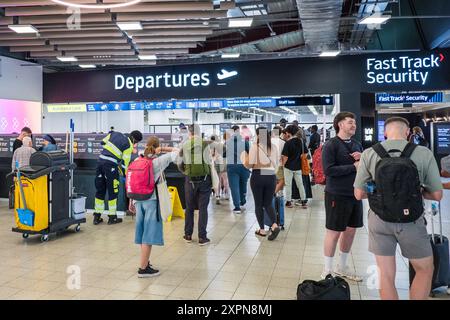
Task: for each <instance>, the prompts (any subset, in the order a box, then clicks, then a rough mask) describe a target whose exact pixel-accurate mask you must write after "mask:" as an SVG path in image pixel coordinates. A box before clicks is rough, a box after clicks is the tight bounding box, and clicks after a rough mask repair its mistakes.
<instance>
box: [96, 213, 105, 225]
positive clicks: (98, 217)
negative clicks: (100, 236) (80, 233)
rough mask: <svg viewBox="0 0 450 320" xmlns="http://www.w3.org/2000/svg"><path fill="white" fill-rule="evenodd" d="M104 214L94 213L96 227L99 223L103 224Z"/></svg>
mask: <svg viewBox="0 0 450 320" xmlns="http://www.w3.org/2000/svg"><path fill="white" fill-rule="evenodd" d="M102 222H103V219H102V214H101V213H94V225H98V224H99V223H102Z"/></svg>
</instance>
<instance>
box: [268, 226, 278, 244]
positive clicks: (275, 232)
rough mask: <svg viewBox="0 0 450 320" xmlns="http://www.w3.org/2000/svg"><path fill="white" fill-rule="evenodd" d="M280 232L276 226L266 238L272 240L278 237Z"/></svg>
mask: <svg viewBox="0 0 450 320" xmlns="http://www.w3.org/2000/svg"><path fill="white" fill-rule="evenodd" d="M279 233H280V227H276V228H275V229H273V230H271V232H270V234H269V236H268V237H267V240H269V241H273V240H275V239H276V238H277V237H278V234H279Z"/></svg>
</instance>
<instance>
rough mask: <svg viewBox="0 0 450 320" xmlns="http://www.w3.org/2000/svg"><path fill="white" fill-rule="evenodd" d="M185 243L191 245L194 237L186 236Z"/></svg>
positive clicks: (184, 237)
mask: <svg viewBox="0 0 450 320" xmlns="http://www.w3.org/2000/svg"><path fill="white" fill-rule="evenodd" d="M183 239H184V241H186V242H187V243H191V242H192V236H188V235H187V234H185V235H184V236H183Z"/></svg>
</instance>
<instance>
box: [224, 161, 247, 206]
mask: <svg viewBox="0 0 450 320" xmlns="http://www.w3.org/2000/svg"><path fill="white" fill-rule="evenodd" d="M227 174H228V183H229V185H230V189H231V197H232V199H233V205H234V208H235V209H239V207H240V206H243V205H244V204H245V203H246V202H247V199H246V198H247V183H248V178H249V177H250V170H248V169H247V168H245V167H244V166H243V165H242V164H229V165H227Z"/></svg>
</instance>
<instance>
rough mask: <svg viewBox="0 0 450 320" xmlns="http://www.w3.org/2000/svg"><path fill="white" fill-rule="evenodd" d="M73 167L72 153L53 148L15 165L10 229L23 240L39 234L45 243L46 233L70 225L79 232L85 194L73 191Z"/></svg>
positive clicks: (34, 154) (83, 217) (83, 216)
mask: <svg viewBox="0 0 450 320" xmlns="http://www.w3.org/2000/svg"><path fill="white" fill-rule="evenodd" d="M72 136H73V135H72ZM71 140H72V139H71ZM75 167H76V166H75V164H74V163H73V154H72V152H71V153H70V154H68V153H66V152H64V151H62V150H56V151H51V152H35V153H33V154H32V155H31V158H30V165H29V166H24V167H21V168H17V170H16V171H17V175H16V179H15V182H14V183H15V194H14V199H15V200H14V209H15V210H14V213H15V222H16V227H15V228H12V231H13V232H19V233H22V236H23V238H24V239H26V238H28V237H29V235H37V234H39V235H41V241H43V242H45V241H48V239H49V234H51V233H56V232H60V231H64V230H66V229H68V228H69V227H70V226H72V225H75V231H76V232H78V231H80V229H81V227H80V225H81V223H85V222H86V217H85V212H86V210H85V206H84V204H85V197H82V196H77V195H75V194H74V193H73V170H74V168H75Z"/></svg>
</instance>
